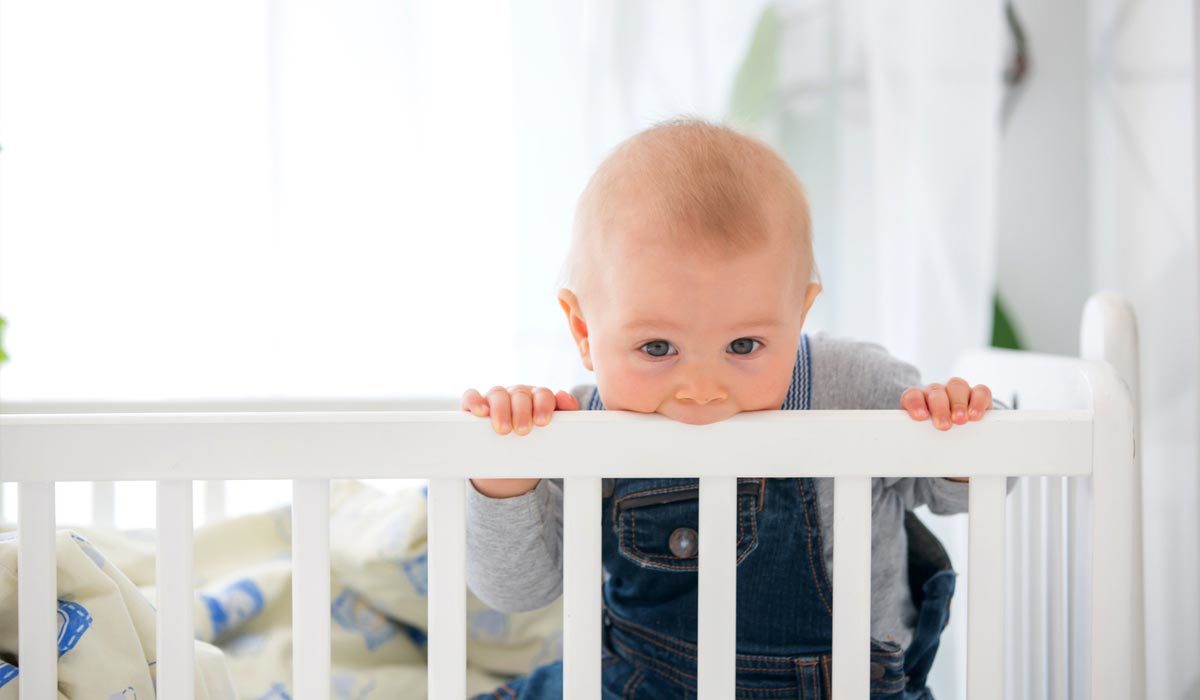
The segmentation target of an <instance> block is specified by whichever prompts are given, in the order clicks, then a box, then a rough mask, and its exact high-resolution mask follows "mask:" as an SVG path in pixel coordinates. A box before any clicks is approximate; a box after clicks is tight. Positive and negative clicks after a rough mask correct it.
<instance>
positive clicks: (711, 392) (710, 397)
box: [675, 386, 726, 406]
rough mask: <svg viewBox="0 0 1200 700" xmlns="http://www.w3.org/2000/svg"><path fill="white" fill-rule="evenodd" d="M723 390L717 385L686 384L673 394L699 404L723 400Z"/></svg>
mask: <svg viewBox="0 0 1200 700" xmlns="http://www.w3.org/2000/svg"><path fill="white" fill-rule="evenodd" d="M725 396H726V394H725V391H723V390H722V389H720V388H718V387H713V386H709V387H704V386H686V387H681V388H680V389H679V391H678V392H676V394H675V398H676V399H678V400H680V401H694V402H695V403H698V404H700V405H701V406H703V405H705V404H707V403H712V402H715V401H724V400H725Z"/></svg>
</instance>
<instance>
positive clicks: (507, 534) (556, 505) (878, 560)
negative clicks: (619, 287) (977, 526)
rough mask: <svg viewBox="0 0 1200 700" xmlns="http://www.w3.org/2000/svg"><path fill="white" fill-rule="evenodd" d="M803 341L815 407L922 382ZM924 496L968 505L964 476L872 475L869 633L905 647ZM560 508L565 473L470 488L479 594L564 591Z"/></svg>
mask: <svg viewBox="0 0 1200 700" xmlns="http://www.w3.org/2000/svg"><path fill="white" fill-rule="evenodd" d="M809 348H810V353H811V357H812V375H813V376H812V408H813V409H815V410H824V409H835V410H836V409H894V408H899V406H900V394H901V393H903V392H904V390H905V389H907V388H908V387H912V386H918V385H920V375H919V373H918V372H917V370H916V369H915V368H914V367H912V366H911V365H909V364H906V363H904V362H902V361H900V360H897V359H896V358H894V357H892V356H891V355H890V354H888V352H887V351H886V350H884V349H883V348H882V347H880V346H878V345H875V344H872V343H864V342H858V341H852V340H845V339H839V338H834V337H831V336H828V335H826V334H823V333H818V334H815V335H812V336H810V337H809ZM593 389H594V387H593V386H591V385H583V386H579V387H576V388H575V389H574V390H573V392H572V393H574V394H575V396H576V398H578V399H579V403H580V405H581V406H583V407H586V406H588V403H589V401H588V399H589V398H590V396H591V392H592V391H593ZM546 429H549V430H553V429H554V428H553V425H551V426H549V427H548V428H546ZM931 429H932V428H931ZM814 482H815V484H816V489H817V504H818V509H819V514H820V522H821V527H822V529H824V530H825V532H827V533H832V530H833V480H832V479H828V478H824V479H814ZM1010 482H1011V480H1010ZM1010 486H1011V483H1010ZM923 504H925V505H928V506H929V508H930V510H932V511H933V512H934V513H939V514H948V513H961V512H965V511H966V510H967V484H965V483H959V482H954V481H949V480H947V479H940V478H935V479H923V478H922V479H918V478H886V479H874V480H873V483H872V521H871V530H872V533H871V635H872V636H873V637H874V638H876V639H881V640H893V641H895V642H897V643H899V644H900V646H901V647H903V648H907V646H908V644H909V642H910V641H911V640H912V630H913V626H914V624H915V618H916V610H915V608H914V607H913V603H912V596H911V594H910V591H909V585H908V560H907V544H908V543H907V535H906V533H905V529H904V514H905V511H908V510H912V509H913V508H916V507H917V506H920V505H923ZM562 508H563V505H562V482H561V480H557V479H550V480H546V479H543V480H542V481H541V482H539V483H538V485H537V487H536V488H534V489H533V490H532V491H530V492H528V493H526V494H523V495H521V496H516V497H512V498H490V497H488V496H485V495H483V494H481V493H479V492H478V491H476V490H475V489H474V488H473V487H470V488H468V493H467V572H466V573H467V584H468V585H469V586H470V588H471V590H472V591H474V593H475V595H476V596H478V597H479V599H480V600H482V601H483V602H485V603H487V604H488V605H490V606H492V607H493V608H496V609H497V610H501V611H505V612H517V611H522V610H533V609H536V608H540V607H542V606H545V605H548V604H550V603H551V602H553V601H554V600H555V599H556V598H557V597H558V596H559V595H561V594H562ZM823 540H824V542H825V551H824V555H825V566H826V569H827V570H828V571H830V572H831V575H832V571H833V537H832V536H827V537H824V538H823Z"/></svg>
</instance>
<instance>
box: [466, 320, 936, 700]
mask: <svg viewBox="0 0 1200 700" xmlns="http://www.w3.org/2000/svg"><path fill="white" fill-rule="evenodd" d="M808 352H809V350H808V338H807V336H804V337H802V339H801V343H800V348H799V351H798V352H797V358H796V365H795V367H794V369H793V372H792V383H791V386H790V387H789V389H788V395H787V399H786V400H785V401H784V404H783V406H782V407H781V408H782V409H784V410H807V409H808V408H809V407H810V406H811V401H812V387H811V381H810V380H811V371H812V364H811V359H810V357H809V354H808ZM588 409H589V410H603V409H604V406H603V404H602V403H601V401H600V397H599V395H598V394H597V393H596V392H593V393H592V398H591V401H590V404H589V406H588ZM697 492H698V482H697V480H696V479H605V480H604V507H603V511H602V513H603V518H604V525H603V545H602V547H603V559H604V568H605V570H606V571H607V572H608V574H609V577H608V580H607V582H606V583H605V584H604V626H603V630H604V644H603V653H604V658H603V661H602V667H603V684H604V689H603V697H604V698H605V700H615V699H616V698H694V697H695V696H696V617H697V615H696V603H697V586H696V576H697V574H696V571H697V561H698V560H697V557H696V552H697V548H698V538H699V533H698V532H697V530H698V525H699V523H698V520H699V507H698V506H699V501H698V497H697ZM737 527H738V532H737V562H738V563H737V567H738V572H737V652H738V653H737V697H738V698H804V699H810V700H811V699H820V700H824V699H826V698H829V697H830V691H829V687H830V653H829V652H830V648H831V646H832V637H833V633H832V621H833V618H832V612H831V611H832V608H831V601H832V598H833V596H832V585H831V579H830V576H829V573H828V572H827V571H826V569H825V562H824V558H823V556H822V552H823V551H824V550H823V545H822V538H823V537H824V536H825V535H824V533H823V532H822V530H821V524H820V522H819V518H818V512H817V503H816V488H815V486H814V483H813V480H812V479H809V478H794V479H747V478H743V479H738V525H737ZM905 529H906V530H907V532H908V535H909V537H908V541H909V554H908V559H909V584H910V588H911V590H912V591H913V599H914V600H913V602H914V607H915V608H916V610H917V620H916V627H915V630H914V635H913V639H912V643H911V644H910V645H909V647H908V649H907V650H903V649H901V648H900V647H899V645H897V644H895V643H894V642H883V641H877V640H872V641H871V665H870V669H871V671H870V672H871V697H872V698H873V699H884V698H888V699H892V698H894V699H897V700H910V699H914V698H930V697H932V696H931V695H930V693H929V691H928V690H927V689H926V687H925V678H926V675H927V674H928V672H929V668H930V666H931V665H932V663H933V657H934V654H935V653H936V651H937V646H938V641H939V638H940V636H941V631H942V628H943V627H945V625H946V623H947V621H948V619H949V604H950V597H951V595H952V594H953V592H954V576H955V574H954V571H953V570H952V569H951V568H950V560H949V558H948V557H947V556H946V553H945V550H944V549H943V548H942V546H941V544H940V543H939V542H938V541H937V539H936V538H935V537H934V536H933V535H932V534H931V533H930V532H929V531H928V530H927V529H925V527H924V526H923V525H921V523H920V521H919V520H918V519H917V518H916V517H915V516H913V515H912V513H908V514H907V518H906V522H905ZM561 682H562V664H561V662H556V663H553V664H549V665H547V666H543V667H540V668H538V669H535V670H534V672H533V673H532V674H531V675H529V676H526V677H523V678H520V679H517V680H515V681H512V682H510V683H508V684H507V685H505V686H502V687H501V688H499V689H497V690H496V691H495V692H494V693H492V694H491V695H484V696H480V697H481V698H483V697H498V698H521V699H522V700H524V699H526V698H529V699H534V698H536V699H538V700H541V699H543V698H558V697H561V692H562V691H561V689H560V688H561Z"/></svg>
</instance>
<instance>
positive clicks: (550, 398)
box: [533, 386, 554, 425]
mask: <svg viewBox="0 0 1200 700" xmlns="http://www.w3.org/2000/svg"><path fill="white" fill-rule="evenodd" d="M553 414H554V392H552V391H550V390H549V389H547V388H546V387H544V386H539V387H538V388H536V389H534V390H533V424H534V425H546V424H547V423H549V422H550V416H551V415H553Z"/></svg>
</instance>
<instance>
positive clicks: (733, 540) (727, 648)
mask: <svg viewBox="0 0 1200 700" xmlns="http://www.w3.org/2000/svg"><path fill="white" fill-rule="evenodd" d="M699 524H700V530H699V537H698V540H697V542H698V544H699V554H700V560H699V564H700V571H699V575H698V578H699V581H698V590H697V595H698V603H697V606H698V609H697V614H698V616H699V620H698V622H697V625H696V640H697V650H696V665H697V668H696V689H697V696H698V697H699V698H700V700H709V699H712V700H716V699H718V698H719V699H721V700H725V699H726V698H732V697H733V696H734V682H735V680H736V670H737V669H736V663H735V656H736V654H737V604H736V601H737V478H736V477H725V476H706V477H701V478H700V523H699Z"/></svg>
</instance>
